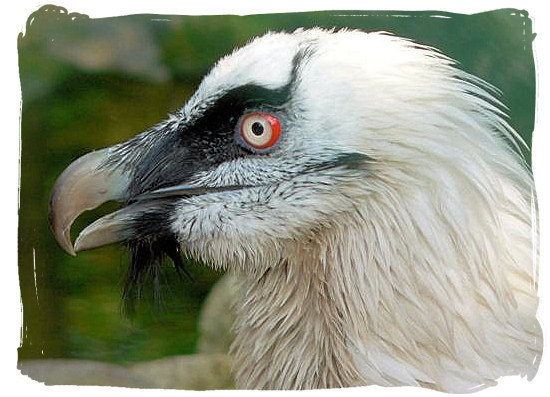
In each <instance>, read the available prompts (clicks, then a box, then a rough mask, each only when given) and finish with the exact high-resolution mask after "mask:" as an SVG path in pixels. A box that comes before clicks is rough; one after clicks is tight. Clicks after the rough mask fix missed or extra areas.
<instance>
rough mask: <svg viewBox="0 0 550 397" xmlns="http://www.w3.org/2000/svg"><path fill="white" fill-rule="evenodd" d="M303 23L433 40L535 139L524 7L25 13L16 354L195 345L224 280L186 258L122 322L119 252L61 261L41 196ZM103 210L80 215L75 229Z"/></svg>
mask: <svg viewBox="0 0 550 397" xmlns="http://www.w3.org/2000/svg"><path fill="white" fill-rule="evenodd" d="M308 26H321V27H328V28H331V27H342V26H347V27H352V28H360V29H364V30H367V31H373V30H384V31H389V32H393V33H395V34H398V35H403V36H406V37H410V38H413V39H415V40H417V41H419V42H421V43H424V44H428V45H432V46H434V47H437V48H439V49H440V50H441V51H443V52H444V53H445V54H447V55H449V56H450V57H452V58H455V59H456V60H458V61H459V63H460V67H461V68H463V69H465V70H467V71H469V72H471V73H473V74H475V75H477V76H479V77H481V78H483V79H485V80H487V81H489V82H490V83H492V84H493V85H495V86H497V87H498V88H500V89H501V90H502V93H503V96H502V98H501V99H502V100H503V101H504V103H505V104H507V106H508V107H509V109H510V110H509V113H510V116H511V124H512V125H513V126H514V127H515V128H516V129H517V130H518V131H519V132H520V133H521V135H522V136H523V137H524V138H525V139H526V141H527V142H528V143H529V144H530V142H531V134H532V131H533V124H534V112H535V69H534V62H533V54H532V48H531V42H532V40H533V38H534V36H533V34H532V28H531V21H530V19H529V18H528V17H527V13H526V12H524V11H523V12H521V11H517V10H498V11H491V12H487V13H482V14H476V15H471V16H466V15H457V14H448V13H442V12H414V13H412V12H383V11H373V12H365V11H330V12H309V13H295V14H273V15H253V16H245V17H239V16H159V15H134V16H123V17H116V18H104V19H89V18H88V17H86V16H84V15H80V14H77V13H67V11H66V10H65V9H63V8H61V7H55V6H46V7H43V8H42V9H40V10H39V11H37V12H35V13H34V14H33V15H31V16H30V17H29V21H28V23H27V27H26V31H25V34H24V35H23V34H22V35H20V37H19V39H18V48H19V67H20V78H21V88H22V96H23V104H22V117H21V137H22V144H21V190H20V212H19V276H20V286H21V299H22V304H23V329H22V344H21V347H20V348H19V358H20V359H32V358H61V357H63V358H86V359H95V360H102V361H107V362H113V363H131V362H136V361H143V360H150V359H154V358H160V357H165V356H171V355H176V354H191V353H193V352H194V351H195V346H196V341H197V315H198V313H199V310H200V307H201V303H202V302H203V300H204V298H205V296H206V295H207V293H208V291H209V290H210V288H211V287H212V285H213V283H214V282H215V281H216V280H217V279H218V278H219V277H220V274H219V273H216V272H214V271H212V270H210V269H207V268H206V267H203V266H201V265H200V264H196V263H191V264H189V267H190V271H191V273H192V274H193V278H194V280H193V281H184V280H183V281H182V280H180V279H179V278H178V277H177V274H176V272H175V271H174V270H173V269H172V268H171V267H170V266H169V264H166V269H165V272H164V276H165V280H164V281H165V283H164V287H163V290H164V291H163V292H164V293H163V297H164V298H163V307H161V308H160V309H159V308H157V307H156V306H155V305H154V304H153V303H152V302H150V301H149V300H148V299H145V301H144V302H142V304H141V305H140V306H139V308H138V310H137V313H136V315H135V316H134V317H132V318H128V317H125V316H124V315H122V314H121V301H120V297H121V287H122V280H123V276H124V272H125V267H126V263H127V260H128V258H127V252H125V251H124V248H121V247H118V246H110V247H106V248H102V249H98V250H95V251H90V252H85V253H82V254H80V255H79V256H78V257H76V258H73V257H70V256H68V255H66V254H65V253H64V252H63V251H62V250H61V249H60V248H59V247H58V245H57V244H56V242H55V240H54V238H53V236H52V234H51V232H50V230H49V226H48V214H47V212H48V200H49V194H50V190H51V188H52V185H53V183H54V181H55V179H56V177H57V176H58V175H59V174H60V173H61V172H62V171H63V169H64V168H65V167H66V166H67V165H68V164H69V163H70V162H71V161H72V160H74V159H75V158H77V157H79V156H81V155H83V154H85V153H87V152H88V151H90V150H94V149H98V148H102V147H105V146H109V145H112V144H114V143H116V142H119V141H122V140H125V139H127V138H129V137H131V136H133V135H135V134H136V133H138V132H140V131H143V130H144V129H146V128H147V127H149V126H151V125H153V124H155V123H157V122H158V121H160V120H161V119H163V118H164V117H166V115H167V114H168V113H169V112H172V111H174V110H176V109H177V108H178V107H180V106H182V105H183V103H184V102H185V100H186V98H188V97H189V96H190V95H191V94H192V92H193V90H194V89H195V88H196V86H197V85H198V83H199V82H200V79H201V77H202V76H203V75H204V74H205V73H207V72H208V70H209V68H210V67H211V65H212V63H213V62H214V61H216V60H217V59H218V58H219V57H220V56H222V55H224V54H226V53H228V52H230V51H232V49H233V48H234V47H235V46H239V45H243V44H245V43H246V42H247V41H248V40H250V39H251V38H252V37H254V36H256V35H261V34H262V33H264V32H266V31H268V30H293V29H295V28H297V27H308ZM527 156H528V154H527ZM528 157H529V156H528ZM112 208H113V207H112V206H108V205H107V206H105V207H102V208H101V209H100V210H99V212H97V211H96V212H94V213H93V214H85V215H84V216H83V217H82V219H79V220H78V221H77V222H76V224H75V226H74V227H73V232H74V233H75V234H76V233H77V232H78V231H79V230H80V229H81V228H82V227H83V226H84V225H86V224H88V223H89V222H90V221H91V220H92V219H95V218H96V217H97V216H98V213H107V212H109V211H110V210H112Z"/></svg>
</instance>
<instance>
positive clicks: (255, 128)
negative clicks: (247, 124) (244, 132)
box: [252, 121, 264, 135]
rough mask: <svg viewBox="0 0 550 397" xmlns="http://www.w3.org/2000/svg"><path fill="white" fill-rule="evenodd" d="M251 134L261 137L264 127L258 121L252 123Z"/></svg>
mask: <svg viewBox="0 0 550 397" xmlns="http://www.w3.org/2000/svg"><path fill="white" fill-rule="evenodd" d="M252 133H253V134H254V135H262V134H263V133H264V126H263V125H262V123H260V122H259V121H256V122H254V123H252Z"/></svg>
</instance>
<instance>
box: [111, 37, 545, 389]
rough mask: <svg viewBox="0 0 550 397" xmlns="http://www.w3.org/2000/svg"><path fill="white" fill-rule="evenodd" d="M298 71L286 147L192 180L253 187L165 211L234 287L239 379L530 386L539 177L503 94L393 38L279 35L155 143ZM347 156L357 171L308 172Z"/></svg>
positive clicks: (287, 385)
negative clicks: (503, 381)
mask: <svg viewBox="0 0 550 397" xmlns="http://www.w3.org/2000/svg"><path fill="white" fill-rule="evenodd" d="M297 54H299V55H300V56H299V62H297ZM290 76H293V77H292V78H293V79H294V81H292V88H291V94H290V97H289V99H288V101H287V102H286V103H285V105H284V106H283V110H278V111H280V112H281V113H280V114H281V119H282V120H283V122H284V123H283V134H284V137H283V138H282V140H281V142H280V144H279V145H278V146H277V148H276V150H275V149H274V150H273V151H272V152H270V153H269V154H268V155H256V156H244V157H238V158H236V159H232V160H229V161H224V162H221V163H220V164H217V165H216V166H215V167H210V168H208V169H205V170H202V171H200V172H196V173H194V174H193V176H192V178H191V179H190V182H189V183H191V184H193V185H201V186H211V187H212V186H228V185H247V186H250V185H252V186H254V187H252V188H247V189H242V190H233V191H226V192H218V193H210V194H204V195H196V196H193V197H184V198H181V199H179V201H178V202H177V204H176V206H175V210H174V211H173V212H172V213H171V215H170V230H171V232H172V233H173V234H174V235H175V236H176V237H177V239H178V241H179V243H180V244H181V248H182V249H183V250H184V251H185V252H187V253H188V254H189V255H191V256H193V257H196V258H199V259H201V260H203V261H204V262H205V263H207V264H210V265H211V266H215V267H223V268H224V269H227V270H228V271H230V272H232V273H234V274H236V275H237V277H238V278H239V280H240V295H239V300H238V304H237V308H236V310H237V321H236V326H235V327H236V335H237V336H236V340H235V342H234V345H233V348H232V353H233V354H234V357H235V363H236V365H235V371H236V372H235V373H236V379H237V387H239V388H272V389H295V388H298V389H303V388H325V387H342V386H358V385H367V384H378V385H384V386H395V385H419V386H424V387H428V388H433V389H437V390H442V391H448V392H467V391H473V390H477V389H478V388H481V387H484V386H488V385H493V384H495V381H496V379H498V378H499V377H500V376H504V375H516V374H520V375H524V376H527V377H528V378H532V377H533V376H534V375H535V373H536V370H537V367H538V362H539V360H540V356H541V352H542V334H541V329H540V326H539V324H538V322H537V320H536V310H537V303H538V300H537V283H536V279H537V258H538V242H537V235H538V231H537V228H536V209H535V193H534V185H533V181H532V177H531V175H530V173H529V171H528V168H527V166H526V165H525V164H524V161H523V160H522V159H521V157H520V156H519V155H518V154H517V152H516V150H515V148H514V143H513V142H516V141H518V140H519V138H518V135H517V134H516V132H515V131H514V130H513V129H512V128H511V127H510V126H509V124H508V123H507V121H506V119H505V115H504V113H503V112H502V110H501V109H502V106H501V104H500V103H499V102H498V101H497V100H496V99H495V98H494V96H493V95H492V94H491V93H493V92H494V90H493V89H492V88H491V87H490V86H488V85H487V84H485V83H484V82H482V81H480V80H479V79H477V78H475V77H474V76H471V75H469V74H467V73H465V72H463V71H460V70H459V69H457V68H456V67H455V65H454V62H453V61H452V60H450V59H449V58H446V57H445V56H443V55H442V54H440V53H439V52H437V51H436V50H434V49H431V48H429V47H426V46H423V45H419V44H416V43H414V42H412V41H409V40H405V39H402V38H399V37H396V36H392V35H390V34H385V33H364V32H359V31H339V32H331V31H325V30H321V29H312V30H298V31H296V32H294V33H292V34H286V33H272V34H268V35H266V36H264V37H261V38H258V39H256V40H254V41H252V42H251V43H249V44H248V45H247V46H245V47H243V48H241V49H239V50H236V51H235V52H234V53H232V54H230V55H229V56H227V57H225V58H223V59H222V60H220V61H219V62H218V63H217V64H216V65H215V66H214V68H213V69H212V71H211V72H210V73H209V74H208V75H207V76H206V77H205V79H204V80H203V82H202V83H201V85H200V87H199V88H198V90H197V92H196V93H195V95H194V96H193V97H192V98H191V99H190V100H189V102H188V103H187V104H186V106H185V107H184V108H183V109H181V111H179V112H178V113H176V114H174V115H172V116H170V118H169V120H168V121H167V122H166V124H165V125H164V130H163V131H165V132H164V133H166V134H169V133H171V131H172V132H173V131H174V130H175V129H177V128H178V127H177V126H181V125H186V124H187V123H190V122H192V121H193V120H194V119H196V118H197V117H200V115H202V114H204V113H205V112H206V111H207V109H208V107H209V106H210V98H212V97H217V96H220V95H221V93H224V92H227V91H230V90H231V89H234V88H236V87H239V86H242V85H246V84H255V85H260V86H262V87H266V88H269V89H274V90H276V89H278V88H280V87H283V86H285V85H288V84H289V79H290V78H291V77H290ZM154 134H157V135H158V134H160V133H159V129H157V130H156V131H153V133H151V132H148V133H146V134H144V135H143V139H142V140H146V139H149V137H152V136H154ZM151 139H152V138H151ZM144 146H146V145H144ZM131 148H132V146H128V145H126V146H124V144H123V145H122V146H120V147H118V148H116V149H115V150H114V151H113V152H112V153H115V154H112V153H111V154H110V155H109V156H111V157H112V156H115V155H116V156H120V157H121V158H123V159H126V158H128V156H129V155H128V153H129V152H130V149H131ZM335 154H338V155H350V154H360V155H361V156H363V159H364V160H363V161H362V162H361V164H360V165H359V166H357V165H356V164H355V165H354V166H353V167H347V166H345V165H343V166H340V167H332V168H327V169H319V170H318V171H316V172H298V170H300V171H301V170H303V169H306V168H307V167H308V166H309V165H311V164H315V163H316V162H321V160H323V159H325V158H326V159H328V158H331V156H334V155H335ZM120 161H121V160H120ZM120 161H119V162H120Z"/></svg>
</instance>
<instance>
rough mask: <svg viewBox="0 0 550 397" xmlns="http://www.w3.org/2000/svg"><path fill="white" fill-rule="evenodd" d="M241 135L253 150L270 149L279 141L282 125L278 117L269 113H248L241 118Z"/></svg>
mask: <svg viewBox="0 0 550 397" xmlns="http://www.w3.org/2000/svg"><path fill="white" fill-rule="evenodd" d="M239 133H240V134H241V137H242V138H243V139H244V141H245V142H246V143H247V144H248V145H250V146H251V147H252V148H254V149H268V148H270V147H272V146H273V145H275V143H277V141H278V140H279V137H280V135H281V124H280V123H279V119H278V118H277V117H275V116H273V115H271V114H269V113H263V112H253V113H248V114H245V115H244V116H243V117H242V118H241V122H240V124H239Z"/></svg>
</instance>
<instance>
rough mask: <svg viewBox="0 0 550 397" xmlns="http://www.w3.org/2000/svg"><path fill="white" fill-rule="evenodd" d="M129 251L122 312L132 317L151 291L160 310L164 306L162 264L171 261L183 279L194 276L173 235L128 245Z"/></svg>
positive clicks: (136, 241) (189, 278)
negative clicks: (183, 258)
mask: <svg viewBox="0 0 550 397" xmlns="http://www.w3.org/2000/svg"><path fill="white" fill-rule="evenodd" d="M127 245H128V248H129V251H130V264H129V267H128V271H127V274H126V279H125V281H124V287H123V292H122V300H123V306H122V309H123V312H124V313H125V314H126V315H128V316H132V315H134V314H135V311H136V307H137V304H138V303H139V302H140V301H141V300H143V299H144V298H146V297H148V296H146V295H147V294H148V292H147V293H146V292H145V291H149V288H152V292H151V295H152V298H153V302H154V304H155V306H156V307H157V308H161V307H162V293H161V291H162V288H163V286H164V284H166V283H165V282H164V281H163V272H165V271H166V269H165V268H164V269H163V262H165V261H166V260H167V259H168V260H170V261H171V262H172V263H173V265H174V267H175V269H176V271H177V273H178V276H179V277H180V278H181V279H187V280H192V277H191V274H190V273H189V271H188V270H187V268H186V267H185V264H184V261H183V260H182V256H181V251H180V246H179V243H178V241H177V240H176V238H175V237H173V236H166V237H162V238H156V239H140V240H134V241H129V242H128V243H127Z"/></svg>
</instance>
